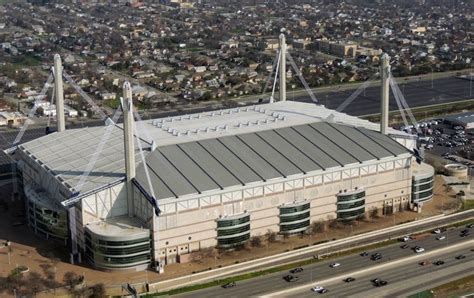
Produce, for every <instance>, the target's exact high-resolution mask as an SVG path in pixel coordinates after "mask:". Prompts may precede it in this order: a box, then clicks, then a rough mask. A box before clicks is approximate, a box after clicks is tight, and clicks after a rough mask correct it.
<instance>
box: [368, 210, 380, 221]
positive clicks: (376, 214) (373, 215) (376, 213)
mask: <svg viewBox="0 0 474 298" xmlns="http://www.w3.org/2000/svg"><path fill="white" fill-rule="evenodd" d="M370 218H372V219H377V218H379V209H377V207H372V209H370Z"/></svg>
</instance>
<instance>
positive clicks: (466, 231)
mask: <svg viewBox="0 0 474 298" xmlns="http://www.w3.org/2000/svg"><path fill="white" fill-rule="evenodd" d="M469 235H470V234H469V230H462V231H461V234H460V235H459V236H461V237H467V236H469Z"/></svg>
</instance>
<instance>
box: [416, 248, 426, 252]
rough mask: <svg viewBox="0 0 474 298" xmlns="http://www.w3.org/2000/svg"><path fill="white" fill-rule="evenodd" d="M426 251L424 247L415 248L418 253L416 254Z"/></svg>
mask: <svg viewBox="0 0 474 298" xmlns="http://www.w3.org/2000/svg"><path fill="white" fill-rule="evenodd" d="M424 251H425V249H424V248H423V247H417V248H415V252H416V253H420V252H424Z"/></svg>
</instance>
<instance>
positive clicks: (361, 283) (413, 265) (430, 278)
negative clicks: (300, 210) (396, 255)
mask: <svg viewBox="0 0 474 298" xmlns="http://www.w3.org/2000/svg"><path fill="white" fill-rule="evenodd" d="M471 247H472V246H471ZM460 254H463V255H465V256H466V258H465V259H463V260H457V259H456V256H458V255H460ZM419 259H424V258H423V256H420V258H419ZM429 260H430V261H431V262H436V261H437V260H442V261H444V262H445V264H443V265H439V266H436V265H434V264H430V265H425V266H421V265H420V264H419V262H421V261H418V260H416V261H411V260H409V261H407V262H402V263H398V264H393V266H390V267H389V268H387V267H384V268H381V269H379V270H374V271H372V272H370V273H365V274H352V275H351V276H353V277H354V278H356V280H355V281H354V282H351V283H346V282H342V281H341V280H338V281H335V282H331V283H328V284H324V285H323V286H324V287H325V288H327V289H328V290H329V292H328V294H327V296H331V297H387V296H390V297H399V296H403V297H406V296H407V295H408V294H410V293H413V292H415V293H417V292H420V291H422V290H426V289H431V288H433V287H435V286H437V285H439V284H443V283H446V282H448V280H453V277H454V279H459V278H462V277H464V276H466V275H470V274H472V268H473V267H474V252H472V251H471V250H470V249H469V248H467V247H463V248H453V249H452V250H450V251H449V252H445V253H439V254H434V255H431V256H430V258H429ZM374 278H380V279H383V280H386V281H388V282H389V284H388V285H387V286H385V287H380V288H377V287H374V286H373V285H372V282H371V280H372V279H374ZM313 286H314V285H313ZM292 295H295V296H296V295H297V296H298V297H313V296H314V295H315V293H313V292H311V291H309V289H308V288H307V289H305V290H302V291H298V292H295V293H294V294H292Z"/></svg>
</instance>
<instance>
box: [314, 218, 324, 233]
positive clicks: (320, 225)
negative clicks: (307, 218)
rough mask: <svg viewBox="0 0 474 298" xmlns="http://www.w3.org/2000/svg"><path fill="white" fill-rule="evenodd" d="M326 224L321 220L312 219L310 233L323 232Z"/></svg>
mask: <svg viewBox="0 0 474 298" xmlns="http://www.w3.org/2000/svg"><path fill="white" fill-rule="evenodd" d="M325 227H326V225H325V224H324V222H322V221H320V220H319V221H313V222H312V223H311V233H313V234H316V233H322V232H324V229H325Z"/></svg>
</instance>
